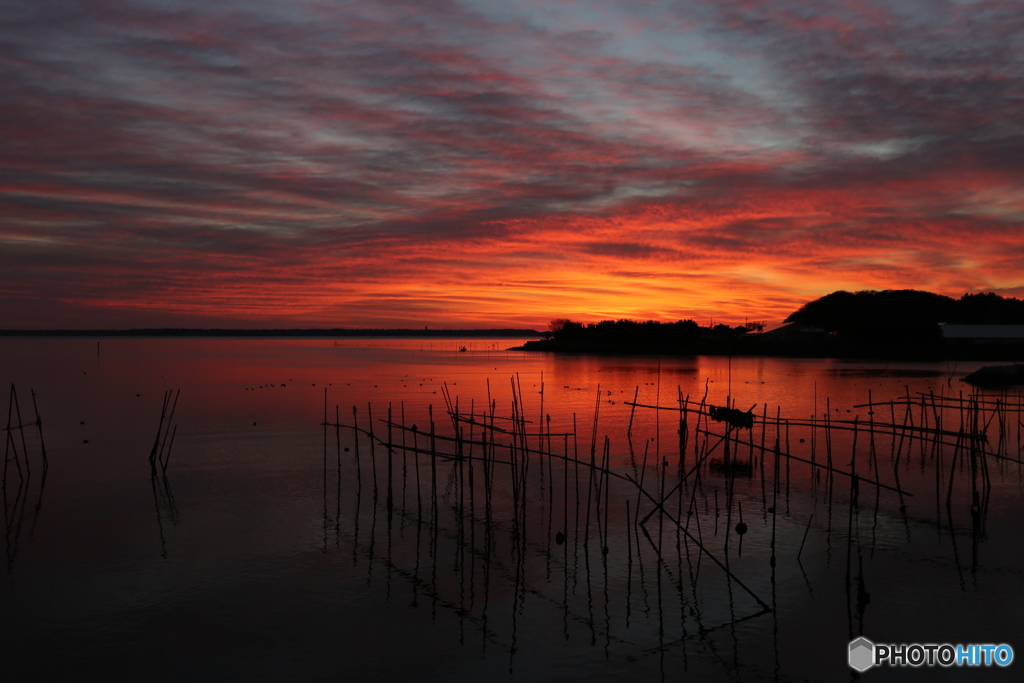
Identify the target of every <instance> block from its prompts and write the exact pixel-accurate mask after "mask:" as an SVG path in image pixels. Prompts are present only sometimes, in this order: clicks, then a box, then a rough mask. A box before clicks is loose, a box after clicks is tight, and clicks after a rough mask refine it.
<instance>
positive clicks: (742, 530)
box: [736, 522, 747, 536]
mask: <svg viewBox="0 0 1024 683" xmlns="http://www.w3.org/2000/svg"><path fill="white" fill-rule="evenodd" d="M736 533H738V534H739V535H740V536H742V535H743V534H745V533H747V525H746V524H744V523H743V522H740V523H739V524H737V525H736Z"/></svg>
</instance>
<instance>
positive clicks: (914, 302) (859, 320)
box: [786, 289, 1024, 341]
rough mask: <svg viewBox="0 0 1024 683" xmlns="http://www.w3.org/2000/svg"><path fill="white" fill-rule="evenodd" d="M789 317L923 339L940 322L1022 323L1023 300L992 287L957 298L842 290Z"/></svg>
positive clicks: (850, 333) (848, 330) (843, 329)
mask: <svg viewBox="0 0 1024 683" xmlns="http://www.w3.org/2000/svg"><path fill="white" fill-rule="evenodd" d="M786 322H796V323H802V324H804V325H814V326H816V327H821V328H823V329H825V330H826V331H828V332H836V333H838V334H839V335H840V336H843V337H847V338H851V339H863V338H867V337H871V338H875V339H878V338H880V337H888V338H891V339H901V340H904V341H923V340H928V339H933V338H937V337H938V336H939V329H938V323H970V324H1018V325H1019V324H1024V301H1021V300H1019V299H1014V298H1004V297H1001V296H999V295H998V294H993V293H991V292H989V293H986V294H964V295H963V296H962V297H961V298H960V299H953V298H951V297H948V296H943V295H941V294H933V293H931V292H922V291H918V290H913V289H900V290H884V291H863V292H845V291H838V292H832V293H831V294H828V295H826V296H823V297H821V298H820V299H815V300H814V301H811V302H808V303H806V304H804V305H803V306H801V307H800V308H799V310H797V311H796V312H795V313H793V314H792V315H790V316H789V317H788V318H786Z"/></svg>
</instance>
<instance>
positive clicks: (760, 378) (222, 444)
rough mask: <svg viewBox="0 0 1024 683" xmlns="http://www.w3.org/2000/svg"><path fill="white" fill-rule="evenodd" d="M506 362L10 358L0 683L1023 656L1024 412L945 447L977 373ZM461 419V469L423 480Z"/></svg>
mask: <svg viewBox="0 0 1024 683" xmlns="http://www.w3.org/2000/svg"><path fill="white" fill-rule="evenodd" d="M518 343H520V342H519V341H517V340H480V339H474V340H466V341H462V340H420V339H402V340H388V339H378V340H345V341H338V342H335V341H333V340H308V339H307V340H292V339H101V340H99V341H98V342H97V340H96V339H88V338H83V339H50V338H41V339H0V351H2V353H0V380H2V381H3V383H4V384H3V386H4V387H5V388H6V387H9V386H10V385H11V384H12V383H13V385H14V386H15V387H16V389H17V401H18V404H17V407H18V408H19V409H20V413H21V418H22V420H21V421H22V423H25V424H27V426H26V427H25V428H24V429H20V430H19V429H15V430H13V431H11V432H9V435H10V436H9V438H8V440H7V452H8V456H7V467H6V485H5V529H6V533H5V549H6V555H5V568H4V580H3V582H2V583H3V587H2V588H0V604H2V607H3V609H2V614H3V625H2V627H0V628H2V634H0V643H2V645H0V650H2V653H3V656H2V657H0V672H3V677H4V680H19V681H20V680H104V681H106V680H170V681H178V680H246V681H249V680H296V681H320V680H324V681H328V680H343V681H349V680H351V681H392V680H416V681H503V680H510V681H512V680H514V681H548V680H550V681H560V680H588V681H594V680H601V681H603V680H608V681H618V680H623V681H625V680H629V681H633V680H681V679H684V678H693V679H696V680H743V681H746V680H784V681H802V680H821V681H834V680H847V679H853V678H856V677H857V676H858V675H857V674H855V673H854V672H853V671H852V670H851V669H850V668H849V667H848V665H847V662H846V648H847V643H848V642H849V641H850V640H851V638H852V637H855V636H857V635H861V634H863V635H865V636H866V637H868V638H869V639H871V640H873V641H875V642H881V643H890V642H891V643H902V642H921V643H947V642H948V643H965V644H967V643H1007V644H1010V645H1011V646H1013V647H1014V648H1016V649H1018V650H1020V651H1021V653H1022V654H1024V637H1022V636H1024V626H1022V623H1024V621H1022V620H1024V589H1022V586H1024V549H1022V545H1021V543H1020V538H1021V533H1022V530H1021V525H1022V521H1024V515H1022V513H1024V495H1022V492H1024V474H1022V467H1021V465H1020V464H1019V462H1018V460H1019V459H1020V458H1021V456H1022V454H1021V422H1020V417H1021V413H1020V410H1019V408H1017V407H1014V406H1016V405H1019V404H1020V402H1021V398H1020V395H1019V393H1018V392H1016V390H1015V391H1014V392H1010V393H1008V394H1006V393H999V392H987V393H985V394H983V395H982V397H981V400H982V401H986V402H987V403H983V404H982V410H981V411H980V412H979V418H980V421H981V422H980V424H973V423H972V422H970V421H969V420H968V422H966V423H964V424H961V422H962V421H963V420H964V416H965V415H967V413H966V412H964V411H960V410H959V408H957V409H953V407H954V406H959V404H958V403H954V400H959V399H960V397H961V394H962V395H963V396H965V397H969V396H971V395H972V394H973V393H974V392H973V390H972V389H971V388H970V387H969V386H968V385H966V384H963V383H962V382H960V380H959V378H960V377H962V376H964V375H965V374H967V373H969V372H970V371H972V370H974V369H976V368H977V367H979V366H980V365H981V363H963V362H961V363H959V364H952V363H950V364H945V363H943V364H935V363H911V362H892V363H880V362H870V363H867V362H851V361H839V360H820V359H815V360H799V359H771V358H765V359H760V358H732V359H729V358H724V357H698V358H662V359H660V360H659V359H656V358H628V357H594V356H553V355H545V354H527V353H523V352H514V351H506V350H505V349H507V348H508V347H510V346H514V345H516V344H518ZM462 347H466V350H465V351H460V348H462ZM172 389H173V390H178V389H180V396H179V398H178V400H177V404H176V407H175V410H174V414H173V419H172V420H164V423H163V427H164V428H167V427H170V428H171V429H170V430H169V431H168V430H166V429H165V430H164V431H162V432H161V437H160V441H162V442H163V443H164V446H163V453H164V455H160V452H161V449H160V448H159V447H158V448H157V461H156V462H157V464H156V466H155V467H154V466H151V459H150V454H151V451H152V450H153V447H154V441H157V440H158V429H159V428H160V425H161V411H162V408H163V403H164V396H165V392H166V391H168V390H172ZM30 390H31V391H34V394H35V404H36V406H37V407H38V412H39V415H40V416H41V436H42V442H40V430H39V428H38V427H37V425H36V424H35V413H34V409H33V407H32V406H33V399H32V394H31V393H30ZM5 391H6V389H5ZM446 393H447V395H448V399H449V401H450V403H449V404H446ZM634 397H636V401H635V402H636V403H638V404H641V405H640V406H639V407H636V406H633V405H629V404H630V403H633V402H634ZM687 398H688V399H689V400H690V401H692V402H693V403H691V404H688V405H689V407H690V409H691V410H690V412H688V413H687V414H686V423H685V425H681V424H680V412H679V410H678V408H679V407H680V405H682V403H681V402H682V401H685V400H686V399H687ZM5 399H7V396H5ZM869 400H870V401H873V402H875V403H884V404H885V405H876V406H874V407H873V409H872V407H868V406H865V405H864V404H867V403H869ZM702 401H703V403H704V405H705V408H704V409H702V408H701V406H700V405H699V404H701V402H702ZM922 401H923V402H924V404H923V405H917V404H918V403H920V402H922ZM456 402H457V406H458V408H457V410H458V414H459V416H460V417H462V418H463V420H462V421H460V422H458V423H457V424H458V425H459V426H460V428H461V429H462V430H463V433H462V437H463V443H462V448H463V449H464V450H463V452H462V455H463V456H464V457H463V459H462V460H453V459H451V458H442V457H434V456H440V455H441V454H446V455H454V454H455V450H454V449H455V448H456V447H457V446H456V444H455V442H453V441H447V440H445V439H448V438H452V437H453V435H454V427H453V424H455V423H453V420H452V419H450V417H449V412H448V409H449V407H450V408H452V410H453V412H454V409H455V404H456ZM514 402H515V405H513V403H514ZM997 402H999V403H998V404H997ZM727 403H728V404H731V405H735V407H736V408H738V409H740V410H742V411H747V410H748V409H752V411H753V413H754V414H755V415H756V416H757V418H758V419H757V421H756V423H755V426H754V428H753V429H750V430H748V429H742V428H738V429H734V430H732V431H731V432H730V436H729V440H728V441H723V439H722V438H721V436H720V435H721V434H722V433H723V432H724V430H725V424H724V423H720V422H715V421H709V419H708V418H707V417H706V416H704V417H698V415H697V412H696V411H699V410H703V412H705V413H706V412H708V411H707V410H706V406H709V405H713V406H725V405H726V404H727ZM907 403H912V404H914V405H912V406H910V407H909V408H908V406H907V405H906V404H907ZM1008 405H1009V406H1011V407H1009V408H1008V407H1007V406H1008ZM645 406H661V407H662V408H666V409H665V410H656V409H654V408H651V407H645ZM941 406H945V408H942V407H941ZM353 409H355V410H353ZM11 410H13V408H11ZM371 411H372V417H373V420H372V422H371V420H370V412H371ZM389 411H390V415H391V420H390V422H391V432H390V436H389V427H388V414H389ZM325 413H326V416H327V422H329V423H332V424H330V425H328V426H325V425H324V424H323V423H324V418H325ZM11 415H12V417H11V418H10V421H9V422H5V425H6V424H12V425H14V426H16V425H17V424H18V421H17V416H16V414H14V413H11ZM471 415H474V416H476V417H469V416H471ZM516 415H518V417H519V418H521V419H520V420H519V421H517V422H514V421H512V420H503V419H502V418H509V417H513V416H516ZM826 415H827V416H828V418H827V419H828V420H829V422H830V423H831V426H832V429H830V430H827V431H826V430H825V429H824V420H825V419H826V417H825V416H826ZM762 416H767V418H768V420H767V421H768V422H769V423H770V424H769V425H763V424H762V422H761V418H762ZM776 416H779V417H781V418H784V419H788V420H789V421H790V422H789V424H788V426H786V425H782V426H779V425H777V424H776V423H775V418H776ZM855 420H856V422H857V425H856V426H853V424H852V423H853V421H855ZM940 420H941V424H940V423H939V421H940ZM336 421H340V424H341V425H342V426H341V427H335V426H334V424H333V423H335V422H336ZM432 421H433V429H434V440H433V442H431V438H430V432H431V423H432ZM595 422H596V424H595ZM873 422H874V423H877V425H881V424H889V423H892V424H896V425H900V427H899V428H892V427H889V428H883V427H880V426H877V425H876V429H875V433H874V435H872V434H871V433H870V431H869V429H868V427H869V426H870V425H871V423H873ZM483 423H486V427H485V426H484V424H483ZM811 424H815V425H818V426H816V427H811V426H808V425H811ZM353 425H358V427H359V428H360V429H362V430H367V431H368V430H370V429H372V430H373V432H374V436H375V437H376V439H377V440H376V442H375V443H374V446H373V450H371V439H370V436H369V434H367V433H365V432H356V431H354V430H353V429H351V426H353ZM401 425H405V426H406V427H407V429H404V430H403V429H401V428H400V427H401ZM412 425H416V429H415V430H413V429H412ZM491 426H493V427H495V428H494V429H491V428H490V427H491ZM934 429H941V430H943V432H945V433H946V434H945V435H942V434H934V433H933V432H931V431H921V430H934ZM701 430H704V431H706V432H712V433H713V435H710V436H709V435H707V434H704V433H703V432H702V431H701ZM967 431H972V432H979V433H980V432H986V433H987V435H988V442H987V443H984V444H976V451H985V452H986V453H988V455H978V453H977V452H976V453H975V456H974V457H973V458H972V457H971V456H970V454H969V448H968V447H967V442H966V441H961V442H960V443H959V444H958V443H957V437H956V436H954V434H956V433H959V432H967ZM171 432H173V442H172V441H171V437H170V434H171ZM524 433H525V436H523V434H524ZM1000 434H1002V438H1000V436H999V435H1000ZM855 435H856V436H855ZM922 435H924V436H926V438H928V439H931V441H927V440H923V439H920V438H913V437H915V436H922ZM357 436H358V439H357ZM762 440H763V441H762ZM776 440H778V443H779V447H778V450H779V451H780V452H781V453H784V454H787V455H793V456H795V457H799V458H802V459H803V460H796V459H790V458H787V457H785V456H780V457H779V458H778V464H776V460H777V459H776V456H775V453H774V452H775V449H774V444H775V442H776ZM939 440H944V441H945V444H946V445H940V444H936V443H935V442H936V441H939ZM385 442H389V443H391V444H393V447H392V449H391V451H390V453H389V450H388V448H387V447H386V446H385V445H384V443H385ZM487 443H489V444H490V445H489V446H485V445H484V444H487ZM762 443H764V444H765V446H766V450H762V449H761V444H762ZM43 446H45V453H46V460H47V465H46V469H45V479H44V476H43V475H44V470H43V460H42V454H41V448H42V447H43ZM403 447H404V450H403ZM473 449H475V451H474V450H473ZM487 449H490V450H489V451H488V450H487ZM681 451H682V454H681ZM488 453H489V455H487V454H488ZM592 454H593V455H592ZM389 456H390V457H389ZM830 456H831V460H829V457H830ZM481 458H484V459H481ZM486 458H489V460H486ZM566 458H569V459H568V460H567V459H566ZM592 458H593V459H592ZM574 459H578V460H579V461H581V462H582V463H583V465H582V466H581V465H579V464H577V463H576V462H574ZM812 459H813V460H814V462H815V467H814V468H813V469H812V466H811V465H810V464H808V463H807V462H804V461H805V460H812ZM389 461H390V462H389ZM164 462H166V469H164V468H163V466H162V465H163V463H164ZM592 462H593V463H594V465H595V466H596V469H595V468H591V466H590V464H591V463H592ZM828 462H831V466H832V468H833V471H832V476H830V474H829V470H825V469H823V468H821V467H818V466H819V465H823V464H827V463H828ZM776 468H777V469H776ZM389 471H390V475H389ZM851 471H856V472H857V474H858V480H859V483H858V485H857V487H856V491H854V490H853V488H852V487H851V483H852V481H853V479H852V478H851V477H849V476H846V473H848V472H851ZM681 480H682V481H681ZM389 481H390V500H391V504H390V507H389V504H388V500H389V485H388V484H389ZM876 481H877V482H879V483H881V484H884V485H885V486H887V487H890V488H882V487H876V486H874V485H873V484H872V483H871V482H876ZM680 482H681V483H680ZM641 483H642V486H643V492H641V491H640V489H639V487H638V484H641ZM677 484H678V488H677ZM894 489H899V491H902V493H900V492H899V491H896V490H894ZM674 490H676V491H677V492H676V493H674V494H672V492H673V491H674ZM679 491H681V493H680V492H679ZM975 491H977V492H978V495H979V497H978V502H977V505H976V506H975V507H973V508H972V505H974V504H975V499H974V493H975ZM669 494H672V495H669ZM666 496H668V497H666ZM662 498H664V499H665V502H664V508H665V512H666V513H667V514H659V513H658V510H657V509H656V508H655V505H654V503H653V502H652V500H661V499H662ZM947 501H948V505H947ZM648 513H652V516H651V517H650V519H648V520H647V521H646V523H645V524H643V525H639V524H637V523H636V522H637V517H638V516H639V517H640V518H643V517H644V516H646V515H647V514H648ZM674 520H678V521H679V525H678V526H677V525H676V523H675V521H674ZM740 522H742V523H743V524H744V525H745V526H746V530H745V533H743V534H739V533H737V530H736V529H737V524H738V523H740ZM680 527H682V528H680ZM773 546H774V549H773ZM702 547H703V551H702V549H701V548H702ZM773 557H774V562H773ZM773 565H774V566H773ZM1022 666H1024V661H1021V662H1015V663H1014V664H1013V665H1011V666H1010V667H1007V668H1006V669H1000V668H997V667H992V668H982V669H974V670H965V669H948V670H947V669H929V668H927V667H923V668H920V669H881V668H880V669H874V670H870V671H868V672H867V673H866V674H864V675H865V676H870V677H872V678H873V679H877V680H880V681H881V680H906V679H910V680H963V679H978V680H988V679H993V678H995V679H1002V680H1020V678H1021V674H1020V669H1021V667H1022Z"/></svg>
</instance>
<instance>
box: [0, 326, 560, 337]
mask: <svg viewBox="0 0 1024 683" xmlns="http://www.w3.org/2000/svg"><path fill="white" fill-rule="evenodd" d="M540 336H541V333H540V332H537V331H536V330H523V329H489V330H441V329H437V330H431V329H422V330H418V329H417V330H412V329H404V328H403V329H379V330H378V329H358V330H357V329H345V328H333V329H318V328H303V329H282V330H278V329H258V330H249V329H217V328H215V329H194V328H180V327H163V328H142V329H133V330H0V337H331V338H337V337H420V338H432V337H441V338H460V337H483V338H495V337H501V338H507V337H540Z"/></svg>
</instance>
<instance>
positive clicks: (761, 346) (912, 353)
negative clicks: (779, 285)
mask: <svg viewBox="0 0 1024 683" xmlns="http://www.w3.org/2000/svg"><path fill="white" fill-rule="evenodd" d="M509 350H510V351H531V352H545V353H565V354H592V355H613V356H683V357H686V356H748V357H768V358H775V357H778V358H837V359H844V360H878V361H889V360H900V361H921V362H941V361H967V360H977V361H1005V362H1014V361H1016V362H1020V361H1022V360H1024V344H958V343H945V342H944V343H938V344H898V343H890V344H864V343H854V342H843V341H839V340H832V341H829V342H827V343H799V342H792V343H788V342H782V341H777V340H774V341H768V340H762V339H757V338H740V339H735V340H700V341H696V342H692V343H684V344H669V343H664V344H659V343H650V344H638V343H635V342H630V341H578V340H573V341H566V340H558V339H539V340H533V341H528V342H526V343H525V344H523V345H522V346H514V347H512V348H510V349H509Z"/></svg>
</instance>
